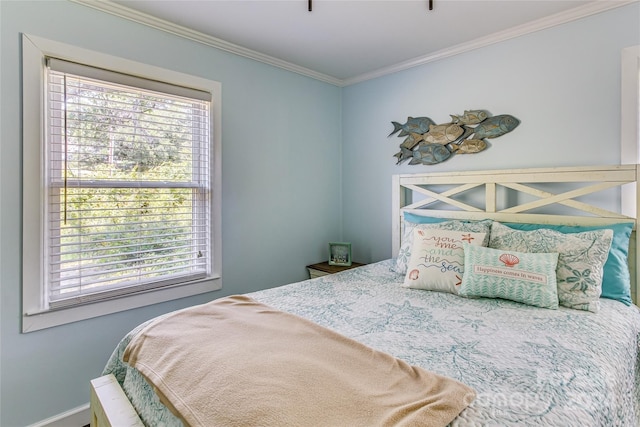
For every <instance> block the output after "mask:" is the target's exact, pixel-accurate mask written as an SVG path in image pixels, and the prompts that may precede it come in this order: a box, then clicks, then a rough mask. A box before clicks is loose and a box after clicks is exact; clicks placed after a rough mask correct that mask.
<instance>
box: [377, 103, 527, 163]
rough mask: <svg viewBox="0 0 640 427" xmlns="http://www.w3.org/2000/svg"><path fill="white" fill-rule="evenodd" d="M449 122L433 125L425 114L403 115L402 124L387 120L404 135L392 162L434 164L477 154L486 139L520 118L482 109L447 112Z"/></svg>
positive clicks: (508, 129)
mask: <svg viewBox="0 0 640 427" xmlns="http://www.w3.org/2000/svg"><path fill="white" fill-rule="evenodd" d="M450 116H451V121H450V122H448V123H441V124H436V122H434V121H433V120H431V119H430V118H429V117H407V121H406V123H404V124H401V123H398V122H391V124H392V125H393V131H392V132H391V133H390V134H389V136H391V135H394V134H396V133H397V134H398V135H397V136H399V137H405V139H404V141H402V143H401V144H400V152H398V153H396V154H394V157H396V158H397V162H396V164H398V165H399V164H400V163H402V162H404V161H407V160H409V164H410V165H420V164H421V165H435V164H437V163H440V162H444V161H445V160H447V159H448V158H450V157H451V156H452V155H454V154H473V153H479V152H481V151H483V150H485V149H487V148H488V147H489V144H488V143H487V141H486V139H492V138H497V137H499V136H502V135H504V134H506V133H509V132H511V131H512V130H514V129H515V128H516V127H517V126H518V125H519V124H520V120H518V119H516V118H515V117H513V116H510V115H508V114H501V115H499V116H491V114H489V112H488V111H486V110H466V111H465V112H464V114H462V115H454V114H450Z"/></svg>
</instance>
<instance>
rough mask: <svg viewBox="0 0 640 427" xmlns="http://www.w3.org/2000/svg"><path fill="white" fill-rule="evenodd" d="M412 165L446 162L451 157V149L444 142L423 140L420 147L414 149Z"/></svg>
mask: <svg viewBox="0 0 640 427" xmlns="http://www.w3.org/2000/svg"><path fill="white" fill-rule="evenodd" d="M412 157H413V158H412V159H411V161H410V162H409V164H410V165H417V164H420V163H421V164H423V165H435V164H437V163H441V162H444V161H445V160H447V159H448V158H449V157H451V151H449V149H448V148H447V147H446V146H445V145H442V144H437V143H432V142H421V143H420V144H419V145H418V148H416V149H415V150H413V153H412Z"/></svg>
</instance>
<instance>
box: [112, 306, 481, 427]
mask: <svg viewBox="0 0 640 427" xmlns="http://www.w3.org/2000/svg"><path fill="white" fill-rule="evenodd" d="M124 361H125V362H128V363H129V365H131V366H133V367H135V368H137V369H138V370H139V371H140V372H141V373H142V374H143V375H144V376H145V377H146V378H147V380H148V381H149V382H150V383H151V384H152V385H153V386H154V387H155V389H156V392H157V393H158V395H159V396H160V398H161V400H162V401H163V403H164V404H165V405H167V406H168V407H169V408H170V409H171V410H172V411H173V412H174V413H175V414H176V415H177V416H179V417H180V418H181V419H182V420H183V421H184V422H185V423H186V425H189V426H206V427H214V426H220V427H235V426H238V427H250V426H278V427H284V426H332V427H333V426H349V427H355V426H363V427H364V426H366V427H378V426H380V427H382V426H421V427H432V426H433V427H435V426H445V425H447V424H448V423H449V422H451V421H452V420H453V419H454V418H455V417H456V416H457V415H458V414H459V413H460V412H461V411H462V410H463V409H464V408H465V407H466V406H468V405H469V404H470V403H471V401H472V400H473V399H474V398H475V392H474V391H473V390H472V389H471V388H469V387H468V386H466V385H464V384H462V383H460V382H458V381H455V380H453V379H450V378H447V377H443V376H440V375H437V374H434V373H432V372H428V371H426V370H424V369H421V368H418V367H415V366H410V365H409V364H407V363H405V362H403V361H401V360H399V359H396V358H394V357H392V356H390V355H388V354H385V353H382V352H379V351H376V350H373V349H371V348H369V347H367V346H365V345H363V344H360V343H358V342H357V341H354V340H352V339H349V338H346V337H344V336H342V335H340V334H337V333H335V332H333V331H331V330H329V329H326V328H324V327H322V326H319V325H317V324H315V323H313V322H311V321H308V320H306V319H303V318H301V317H298V316H295V315H292V314H288V313H284V312H281V311H278V310H275V309H273V308H271V307H268V306H266V305H264V304H261V303H258V302H256V301H254V300H253V299H251V298H248V297H245V296H232V297H226V298H222V299H219V300H216V301H213V302H211V303H208V304H203V305H200V306H195V307H191V308H188V309H184V310H181V311H178V312H175V313H173V314H172V315H170V316H169V317H166V318H164V319H162V320H159V321H156V322H153V323H151V324H150V325H148V326H147V327H146V328H144V329H143V330H142V331H141V332H140V333H139V334H138V335H137V336H136V337H134V338H133V339H132V341H131V342H130V343H129V345H128V347H127V348H126V350H125V353H124Z"/></svg>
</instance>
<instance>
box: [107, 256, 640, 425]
mask: <svg viewBox="0 0 640 427" xmlns="http://www.w3.org/2000/svg"><path fill="white" fill-rule="evenodd" d="M390 266H391V260H387V261H382V262H379V263H375V264H370V265H367V266H364V267H360V268H356V269H352V270H348V271H345V272H342V273H338V274H334V275H329V276H323V277H320V278H317V279H312V280H307V281H303V282H299V283H294V284H291V285H287V286H282V287H278V288H273V289H268V290H263V291H259V292H254V293H251V294H249V296H251V297H252V298H254V299H256V300H259V301H261V302H263V303H265V304H268V305H271V306H272V307H274V308H277V309H280V310H283V311H288V312H290V313H294V314H298V315H300V316H302V317H306V318H308V319H311V320H313V321H315V322H317V323H319V324H321V325H323V326H325V327H328V328H331V329H333V330H335V331H337V332H339V333H341V334H343V335H346V336H349V337H351V338H354V339H357V340H359V341H361V342H363V343H364V344H367V345H369V346H370V347H373V348H376V349H378V350H382V351H385V352H387V353H390V354H392V355H394V356H396V357H398V358H401V359H403V360H405V361H407V362H409V363H411V364H414V365H418V366H421V367H423V368H425V369H429V370H431V371H434V372H437V373H439V374H442V375H446V376H449V377H452V378H455V379H457V380H459V381H462V382H463V383H465V384H467V385H469V386H471V387H473V388H474V389H475V390H476V392H477V393H478V397H477V398H476V400H475V401H474V402H473V403H472V404H471V405H470V406H469V407H468V408H467V409H465V410H464V411H463V412H462V413H461V414H460V415H459V416H458V418H456V420H455V421H454V422H453V423H452V424H451V426H481V425H482V426H564V427H569V426H580V427H585V426H607V427H612V426H621V427H631V426H637V425H640V348H639V346H640V341H639V340H640V310H638V309H637V307H635V306H631V307H627V306H625V305H623V304H622V303H619V302H617V301H613V300H608V299H601V309H600V312H599V313H591V312H587V311H579V310H572V309H568V308H563V307H561V308H560V309H558V310H549V309H544V308H537V307H531V306H526V305H523V304H519V303H515V302H510V301H506V300H497V299H495V300H494V299H467V298H462V297H459V296H456V295H452V294H447V293H437V292H429V291H423V290H415V289H408V288H403V287H401V286H400V284H401V283H402V282H403V279H404V277H403V276H402V275H399V274H397V273H394V272H392V271H391V270H390ZM142 326H143V325H140V326H139V327H138V328H136V329H135V330H133V331H132V332H131V333H129V334H128V335H127V336H126V337H124V338H123V340H122V341H121V343H120V344H119V346H118V347H117V348H116V350H115V351H114V353H113V355H112V356H111V358H110V359H109V362H108V364H107V366H106V367H105V370H104V374H107V373H113V374H114V375H115V376H116V378H117V379H118V381H119V382H120V384H121V385H122V386H123V389H124V390H125V393H126V394H127V395H128V397H129V398H130V400H131V401H132V403H133V404H134V406H135V407H136V409H137V411H138V412H139V414H140V416H141V418H142V420H143V422H145V424H147V425H150V426H174V425H175V426H179V425H182V424H181V423H180V421H179V420H178V419H177V418H175V417H174V416H173V415H172V414H171V413H170V412H169V411H168V410H167V409H166V408H165V407H164V406H163V405H162V404H160V402H159V401H158V398H157V397H156V395H155V394H154V393H153V391H152V390H151V388H150V386H149V385H148V384H147V383H146V382H145V381H144V379H143V378H142V377H141V375H140V374H139V373H138V372H137V371H135V370H133V369H131V368H129V367H128V366H127V365H125V364H124V363H123V362H122V361H121V356H122V352H123V351H124V348H125V347H126V345H127V343H128V342H129V340H130V337H131V335H132V334H135V332H136V331H137V330H139V329H140V328H141V327H142ZM211 368H212V369H215V366H212V367H211Z"/></svg>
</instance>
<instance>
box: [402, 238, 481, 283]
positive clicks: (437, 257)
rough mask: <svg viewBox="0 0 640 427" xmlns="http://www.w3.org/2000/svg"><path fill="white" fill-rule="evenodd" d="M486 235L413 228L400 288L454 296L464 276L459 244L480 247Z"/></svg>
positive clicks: (461, 248) (461, 251) (462, 252)
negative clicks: (408, 256)
mask: <svg viewBox="0 0 640 427" xmlns="http://www.w3.org/2000/svg"><path fill="white" fill-rule="evenodd" d="M485 236H486V233H472V232H465V231H453V230H438V229H426V230H422V229H419V228H416V229H415V230H414V231H413V243H412V246H411V260H410V261H409V265H408V267H407V274H406V276H405V279H404V285H403V286H404V287H405V288H412V289H424V290H428V291H438V292H449V293H452V294H457V293H458V288H459V287H460V285H461V284H462V274H463V273H464V249H463V246H462V244H463V242H467V243H469V244H471V245H476V246H480V245H482V242H483V241H484V238H485Z"/></svg>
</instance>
